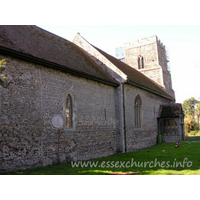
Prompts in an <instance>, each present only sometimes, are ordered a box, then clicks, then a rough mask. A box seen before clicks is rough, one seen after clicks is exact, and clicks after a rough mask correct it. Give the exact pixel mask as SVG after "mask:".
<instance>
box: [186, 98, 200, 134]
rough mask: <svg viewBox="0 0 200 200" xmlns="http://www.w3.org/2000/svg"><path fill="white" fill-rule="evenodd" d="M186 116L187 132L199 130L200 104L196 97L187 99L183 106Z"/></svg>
mask: <svg viewBox="0 0 200 200" xmlns="http://www.w3.org/2000/svg"><path fill="white" fill-rule="evenodd" d="M182 107H183V111H184V114H185V120H184V123H185V131H186V133H190V131H194V130H199V118H200V102H199V101H198V100H196V99H195V98H194V97H191V98H190V99H187V100H185V101H184V102H183V104H182Z"/></svg>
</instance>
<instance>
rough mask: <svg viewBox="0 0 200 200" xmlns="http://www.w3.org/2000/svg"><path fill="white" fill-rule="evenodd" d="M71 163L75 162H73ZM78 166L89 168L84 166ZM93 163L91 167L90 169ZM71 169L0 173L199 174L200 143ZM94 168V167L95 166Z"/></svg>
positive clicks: (119, 156)
mask: <svg viewBox="0 0 200 200" xmlns="http://www.w3.org/2000/svg"><path fill="white" fill-rule="evenodd" d="M73 164H74V163H73ZM81 164H85V165H88V166H87V167H86V166H85V167H83V166H81ZM91 164H93V167H91ZM76 165H77V166H76V167H72V164H71V163H68V164H60V165H52V166H47V167H39V168H33V169H26V170H23V171H13V172H7V173H2V174H10V175H17V174H18V175H69V174H71V175H76V174H78V175H88V174H94V175H98V174H101V175H102V174H139V175H162V174H166V175H167V174H173V175H182V174H190V175H194V174H199V175H200V143H199V142H181V143H180V147H179V148H176V147H175V143H164V144H161V145H156V146H154V147H151V148H148V149H143V150H139V151H134V152H128V153H119V154H115V155H111V156H107V157H104V158H98V159H93V160H90V161H85V162H84V161H80V162H77V163H76ZM94 165H96V167H95V166H94Z"/></svg>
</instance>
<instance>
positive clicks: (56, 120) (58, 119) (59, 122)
mask: <svg viewBox="0 0 200 200" xmlns="http://www.w3.org/2000/svg"><path fill="white" fill-rule="evenodd" d="M52 125H53V126H54V127H55V128H62V127H63V118H62V116H61V115H55V116H54V117H53V118H52Z"/></svg>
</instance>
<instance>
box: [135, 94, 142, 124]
mask: <svg viewBox="0 0 200 200" xmlns="http://www.w3.org/2000/svg"><path fill="white" fill-rule="evenodd" d="M134 112H135V128H141V127H142V123H141V116H142V101H141V98H140V96H139V95H137V96H136V98H135V110H134Z"/></svg>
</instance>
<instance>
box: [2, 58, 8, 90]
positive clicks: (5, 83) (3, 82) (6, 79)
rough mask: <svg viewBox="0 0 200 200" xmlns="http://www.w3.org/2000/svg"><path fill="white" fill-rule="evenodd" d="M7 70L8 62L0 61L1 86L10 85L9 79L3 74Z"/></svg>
mask: <svg viewBox="0 0 200 200" xmlns="http://www.w3.org/2000/svg"><path fill="white" fill-rule="evenodd" d="M5 69H6V60H5V59H3V60H0V85H2V86H6V85H8V77H7V76H6V75H5V74H3V73H2V72H3V71H4V70H5Z"/></svg>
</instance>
